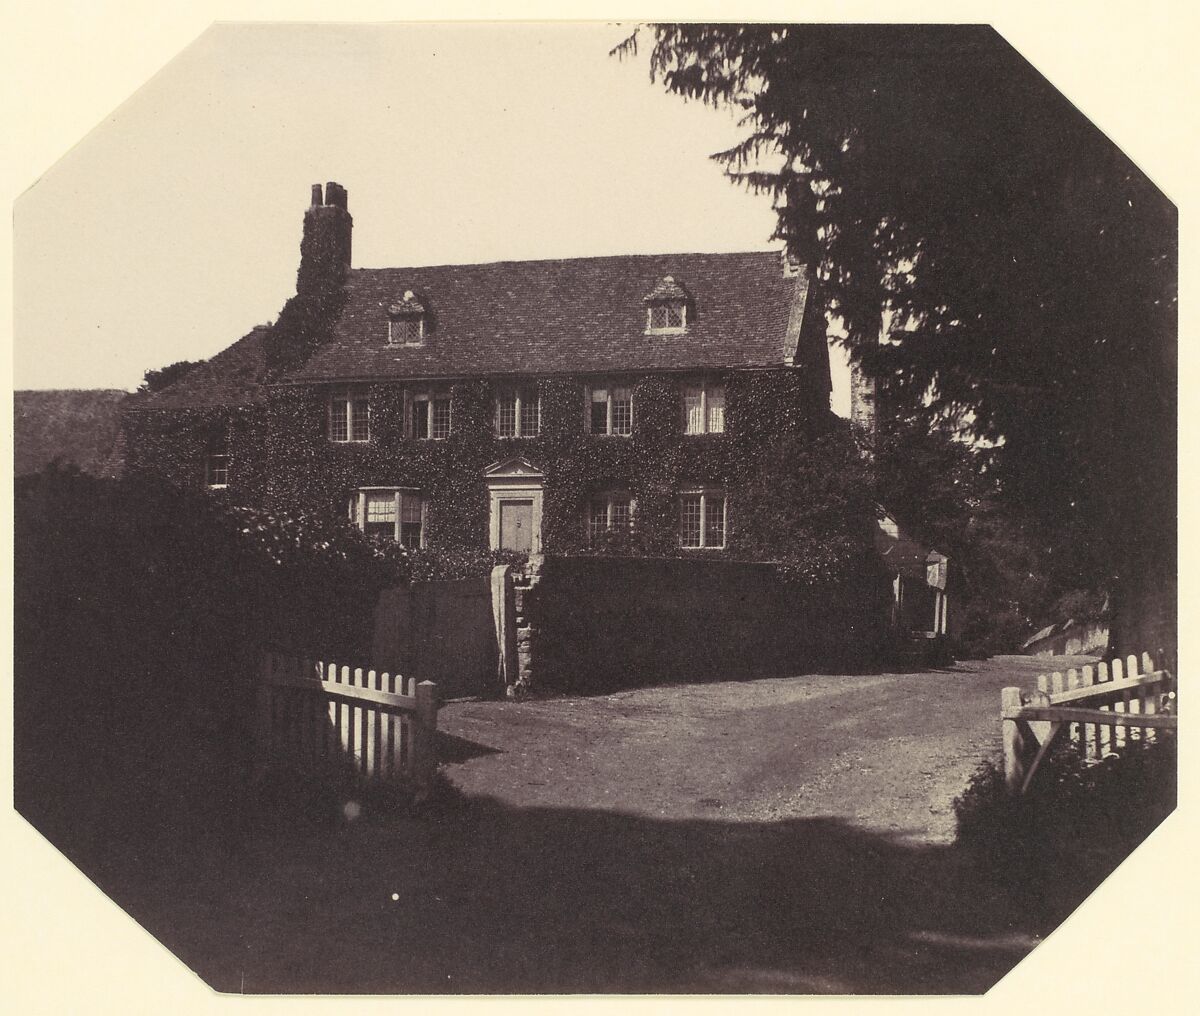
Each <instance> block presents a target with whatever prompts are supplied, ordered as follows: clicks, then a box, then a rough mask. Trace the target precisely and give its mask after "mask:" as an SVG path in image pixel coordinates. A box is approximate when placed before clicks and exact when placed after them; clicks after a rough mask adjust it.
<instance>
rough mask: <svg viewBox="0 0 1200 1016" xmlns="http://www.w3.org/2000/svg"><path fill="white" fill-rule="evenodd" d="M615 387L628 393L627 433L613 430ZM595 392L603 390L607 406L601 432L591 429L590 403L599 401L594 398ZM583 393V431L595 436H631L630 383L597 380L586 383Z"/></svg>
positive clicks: (631, 395) (631, 394)
mask: <svg viewBox="0 0 1200 1016" xmlns="http://www.w3.org/2000/svg"><path fill="white" fill-rule="evenodd" d="M615 389H621V390H622V391H627V392H628V393H629V433H628V434H625V433H621V432H614V431H613V391H614V390H615ZM597 392H604V395H605V399H604V401H605V402H606V403H607V406H608V409H607V413H606V416H605V423H604V431H603V432H600V431H595V430H592V405H593V404H594V403H595V402H597V401H599V400H598V399H596V398H595V394H596V393H597ZM584 394H585V395H586V399H585V402H584V408H583V414H584V427H585V433H588V434H591V435H593V436H595V437H625V438H627V437H632V436H633V385H632V384H623V383H614V382H605V383H599V382H598V383H596V384H592V385H588V386H587V389H586V390H585V393H584Z"/></svg>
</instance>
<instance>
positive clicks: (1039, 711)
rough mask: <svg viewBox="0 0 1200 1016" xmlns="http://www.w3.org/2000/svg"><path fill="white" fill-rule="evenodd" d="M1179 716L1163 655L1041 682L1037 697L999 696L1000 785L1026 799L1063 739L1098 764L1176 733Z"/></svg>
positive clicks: (1169, 661) (1016, 692) (1169, 664)
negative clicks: (1138, 742) (1131, 746)
mask: <svg viewBox="0 0 1200 1016" xmlns="http://www.w3.org/2000/svg"><path fill="white" fill-rule="evenodd" d="M1156 661H1157V662H1156ZM1177 711H1178V700H1177V698H1176V686H1175V661H1174V658H1173V657H1172V656H1169V655H1168V654H1167V653H1164V652H1163V651H1162V650H1159V651H1158V652H1157V653H1155V654H1154V655H1153V656H1151V654H1150V653H1142V654H1141V656H1140V657H1138V656H1129V657H1126V658H1125V659H1124V660H1122V659H1119V658H1118V659H1114V660H1111V661H1108V662H1104V663H1099V664H1096V665H1095V666H1091V665H1088V666H1085V667H1079V668H1074V667H1073V668H1071V669H1069V670H1067V671H1066V672H1063V671H1057V670H1056V671H1054V672H1053V673H1050V674H1041V675H1039V676H1038V679H1037V690H1036V691H1030V692H1026V691H1023V690H1022V689H1021V688H1005V689H1004V690H1003V691H1002V692H1001V693H1000V719H1001V729H1002V733H1003V738H1004V772H1005V781H1006V783H1007V784H1008V787H1009V789H1010V790H1012V791H1014V792H1017V793H1024V792H1025V791H1026V790H1027V789H1028V788H1029V785H1030V783H1031V782H1032V780H1033V777H1034V774H1035V773H1036V772H1037V770H1038V767H1039V766H1040V765H1041V763H1042V761H1043V760H1044V759H1045V757H1046V756H1047V755H1048V754H1049V752H1050V750H1051V748H1052V747H1053V746H1054V744H1055V743H1056V741H1057V740H1059V739H1060V738H1062V737H1069V738H1070V739H1071V740H1072V741H1073V742H1074V744H1075V745H1076V747H1077V748H1078V749H1079V751H1080V753H1081V754H1082V755H1083V757H1084V758H1085V759H1090V760H1097V761H1098V760H1099V759H1101V758H1103V757H1104V756H1105V755H1108V754H1110V753H1112V752H1114V751H1119V750H1120V749H1122V748H1124V747H1125V746H1126V745H1127V744H1128V743H1129V742H1130V741H1134V740H1141V739H1146V740H1150V741H1153V740H1156V739H1157V738H1158V736H1159V734H1158V731H1171V732H1174V731H1175V730H1176V728H1177V725H1178V718H1177Z"/></svg>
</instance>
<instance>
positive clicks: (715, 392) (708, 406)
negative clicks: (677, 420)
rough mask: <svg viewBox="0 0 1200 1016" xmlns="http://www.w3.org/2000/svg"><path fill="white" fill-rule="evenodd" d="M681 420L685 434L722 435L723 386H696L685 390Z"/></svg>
mask: <svg viewBox="0 0 1200 1016" xmlns="http://www.w3.org/2000/svg"><path fill="white" fill-rule="evenodd" d="M683 418H684V425H683V431H684V433H685V434H724V433H725V387H724V385H697V386H694V387H690V388H685V389H684V390H683Z"/></svg>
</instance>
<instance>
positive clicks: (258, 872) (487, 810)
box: [93, 658, 1064, 994]
mask: <svg viewBox="0 0 1200 1016" xmlns="http://www.w3.org/2000/svg"><path fill="white" fill-rule="evenodd" d="M1054 662H1055V663H1056V664H1058V665H1060V666H1061V665H1063V662H1064V661H1061V660H1056V661H1054ZM1044 667H1045V663H1044V662H1040V661H1032V660H1028V659H1024V658H1019V659H1012V658H1010V659H999V660H991V661H988V662H986V663H965V664H960V665H958V666H955V667H952V668H950V669H947V670H937V671H930V672H927V673H908V674H888V673H884V674H873V675H865V676H834V675H825V676H821V675H817V676H803V677H794V678H789V679H780V680H756V681H747V682H744V683H736V682H726V683H720V684H708V685H692V686H680V687H672V688H646V689H642V690H637V691H628V692H621V693H618V694H614V695H607V696H598V697H594V698H571V699H557V700H544V701H535V702H520V703H518V702H465V701H464V702H452V703H448V704H446V705H445V706H444V707H443V709H442V711H441V716H440V720H439V723H440V726H441V727H442V728H443V730H444V732H445V735H444V737H443V739H442V747H443V748H444V749H445V755H446V760H447V767H446V769H447V773H448V775H449V777H450V779H451V780H452V781H453V782H454V783H455V784H457V785H458V787H460V788H461V789H462V790H463V791H465V792H466V796H465V797H462V798H458V797H455V796H453V795H448V796H447V797H446V798H443V799H439V800H435V801H434V802H431V803H430V804H429V805H428V806H427V807H426V808H424V809H422V810H421V811H420V812H419V813H417V814H415V815H404V816H399V817H394V818H391V819H388V818H385V817H380V818H378V819H372V818H370V817H369V816H367V817H364V818H363V819H362V820H357V819H353V818H352V817H350V815H349V813H346V814H347V818H346V819H345V820H344V821H340V822H337V823H335V824H332V825H331V824H327V822H326V819H321V820H320V821H319V822H318V821H317V820H314V822H316V823H317V824H313V825H311V826H307V827H306V826H303V825H299V824H297V823H296V822H295V821H288V822H287V823H286V824H284V825H282V826H280V827H279V828H278V829H277V831H275V832H274V833H272V832H271V827H267V828H266V829H265V830H264V831H263V832H262V833H261V834H260V835H258V836H256V837H253V838H252V839H251V840H250V842H249V843H248V844H247V846H246V848H245V849H243V850H242V851H240V852H239V853H237V854H235V855H232V856H230V857H228V858H224V857H222V856H220V855H217V854H213V853H212V852H209V853H208V854H204V853H203V852H197V851H193V852H192V854H187V855H183V856H182V858H181V856H180V855H177V854H176V853H175V852H174V851H171V850H162V851H158V852H154V851H151V852H149V853H144V854H143V855H139V856H138V857H137V858H136V865H135V866H134V867H133V868H132V869H130V870H128V871H126V870H124V869H122V870H121V871H117V870H115V869H114V870H111V871H109V872H107V874H105V873H103V872H101V873H98V874H97V875H94V876H93V877H96V878H97V879H98V880H99V881H100V882H101V884H103V885H104V887H105V889H106V891H108V892H109V893H110V895H112V896H113V898H114V899H117V900H119V901H120V902H121V904H122V905H123V906H124V907H125V908H126V909H127V910H128V911H129V912H130V913H132V914H134V915H135V916H137V918H138V919H139V920H140V921H141V922H142V923H143V925H144V926H145V927H146V928H147V929H149V930H150V931H151V932H152V933H153V934H154V935H156V936H157V937H158V938H159V939H160V940H161V941H162V942H164V943H165V944H166V945H168V947H170V948H171V949H172V950H174V951H175V953H176V954H177V955H178V956H180V957H181V958H182V959H183V960H184V961H185V962H186V963H187V964H188V965H189V966H191V967H192V968H193V969H194V970H196V971H197V972H198V973H200V974H201V975H202V976H203V977H204V978H205V979H206V980H207V981H208V983H209V984H211V985H213V986H215V987H217V988H218V989H220V990H224V991H232V992H250V993H260V992H266V993H282V992H299V993H312V992H333V993H393V992H404V993H418V994H442V993H472V994H476V993H491V992H506V993H519V994H536V993H579V992H583V993H599V994H616V993H625V992H634V993H668V994H681V993H692V992H699V993H739V994H740V993H776V992H784V993H797V994H808V993H838V994H851V993H900V994H927V993H928V994H947V993H952V994H966V993H977V992H982V991H986V990H987V989H988V988H989V987H990V986H991V985H992V984H994V983H995V982H996V981H997V980H998V979H999V978H1000V977H1002V976H1003V975H1004V974H1005V973H1007V972H1008V971H1009V970H1010V969H1012V967H1013V966H1014V965H1015V964H1016V963H1018V962H1019V961H1020V960H1021V958H1022V957H1023V956H1024V955H1025V954H1026V953H1027V952H1028V951H1029V950H1030V949H1032V948H1033V947H1034V945H1036V943H1037V941H1038V937H1037V935H1038V932H1039V930H1040V929H1039V926H1038V924H1037V922H1036V920H1035V919H1033V918H1031V916H1030V914H1029V913H1028V912H1027V910H1026V909H1025V908H1024V907H1023V906H1022V904H1021V902H1020V901H1018V900H1015V899H1012V898H1010V896H1009V890H1008V889H1007V888H1005V886H1004V884H1003V882H1002V881H1001V882H996V881H995V880H993V878H992V875H991V872H990V871H989V870H988V869H986V868H984V867H982V866H980V865H979V864H978V863H976V862H975V861H974V860H973V859H972V858H971V857H969V856H967V855H966V854H965V852H963V851H960V850H957V849H954V848H952V847H950V846H948V845H947V844H948V841H949V839H950V837H951V836H952V834H953V820H952V815H951V809H950V803H951V801H952V800H953V798H954V797H955V795H957V794H958V793H959V792H961V790H962V789H963V787H964V785H965V783H966V781H967V779H968V778H969V777H970V775H971V773H972V772H973V771H974V769H975V767H976V765H977V764H978V762H979V761H980V759H982V758H983V757H985V756H987V755H989V754H992V753H993V752H994V751H995V750H996V749H997V748H998V744H999V716H998V714H999V702H1000V689H1001V688H1002V687H1004V686H1005V685H1008V684H1021V685H1028V684H1030V683H1031V682H1032V681H1033V679H1034V677H1035V675H1036V674H1037V673H1038V672H1039V670H1041V669H1044ZM338 813H339V814H342V811H341V809H339V812H338ZM326 817H327V815H326ZM116 856H117V858H118V859H122V858H124V855H123V854H121V853H120V852H118V853H117V855H116ZM181 860H182V863H180V862H181ZM122 863H123V864H125V865H126V867H128V859H127V858H124V860H123V861H122ZM122 872H123V873H122ZM101 875H104V877H101Z"/></svg>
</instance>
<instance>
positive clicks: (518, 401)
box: [492, 385, 542, 441]
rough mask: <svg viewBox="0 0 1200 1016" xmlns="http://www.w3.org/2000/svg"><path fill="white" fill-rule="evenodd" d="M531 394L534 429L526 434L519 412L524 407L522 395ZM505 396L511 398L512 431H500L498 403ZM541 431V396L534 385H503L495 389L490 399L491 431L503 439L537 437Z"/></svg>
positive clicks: (520, 412)
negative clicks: (535, 415) (505, 432)
mask: <svg viewBox="0 0 1200 1016" xmlns="http://www.w3.org/2000/svg"><path fill="white" fill-rule="evenodd" d="M529 394H532V395H533V402H534V405H535V407H536V411H537V418H536V422H535V423H534V425H533V426H534V431H533V433H532V434H526V433H524V432H523V430H522V428H521V414H522V410H523V407H524V401H525V399H524V397H525V396H526V395H529ZM506 396H511V398H512V400H513V412H514V413H515V416H514V418H513V428H514V433H512V434H501V433H500V403H501V401H503V400H504V398H505V397H506ZM541 432H542V396H541V392H539V391H538V390H537V388H536V386H535V385H505V386H504V387H502V388H498V389H497V390H496V395H495V398H494V399H493V400H492V433H493V434H494V435H495V436H496V437H498V438H502V439H503V440H505V441H508V440H515V439H516V438H529V437H537V436H538V435H539V434H540V433H541Z"/></svg>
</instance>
